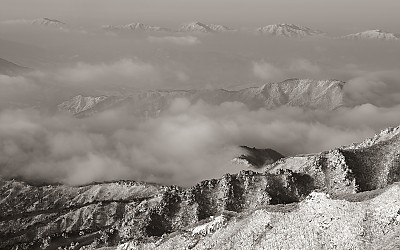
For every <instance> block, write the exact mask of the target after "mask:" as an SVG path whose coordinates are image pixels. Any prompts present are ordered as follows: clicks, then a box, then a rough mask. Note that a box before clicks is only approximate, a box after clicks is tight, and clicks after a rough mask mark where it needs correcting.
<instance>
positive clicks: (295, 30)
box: [257, 23, 324, 38]
mask: <svg viewBox="0 0 400 250" xmlns="http://www.w3.org/2000/svg"><path fill="white" fill-rule="evenodd" d="M257 31H258V32H260V33H262V34H268V35H273V36H281V37H294V38H302V37H307V36H316V35H323V34H324V33H323V32H321V31H318V30H313V29H311V28H308V27H305V26H300V25H295V24H287V23H282V24H271V25H267V26H264V27H260V28H258V29H257Z"/></svg>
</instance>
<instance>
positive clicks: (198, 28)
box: [178, 22, 235, 33]
mask: <svg viewBox="0 0 400 250" xmlns="http://www.w3.org/2000/svg"><path fill="white" fill-rule="evenodd" d="M178 31H179V32H203V33H209V32H211V33H212V32H227V31H235V29H232V28H229V27H227V26H224V25H220V24H204V23H201V22H192V23H187V24H184V25H182V27H180V28H179V30H178Z"/></svg>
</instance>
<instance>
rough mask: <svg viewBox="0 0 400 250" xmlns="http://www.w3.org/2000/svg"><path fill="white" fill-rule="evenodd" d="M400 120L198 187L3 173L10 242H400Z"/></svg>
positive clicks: (203, 245)
mask: <svg viewBox="0 0 400 250" xmlns="http://www.w3.org/2000/svg"><path fill="white" fill-rule="evenodd" d="M399 149H400V127H397V128H390V129H387V130H384V131H382V132H381V133H380V134H378V135H376V136H374V137H373V138H370V139H367V140H366V141H364V142H361V143H355V144H352V145H349V146H344V147H340V148H336V149H332V150H329V151H326V152H321V153H317V154H311V155H299V156H294V157H288V158H282V159H280V160H278V161H276V162H275V163H273V164H270V165H266V166H264V168H265V172H262V173H257V172H252V171H241V172H240V173H238V174H227V175H225V176H223V177H222V178H220V179H213V180H205V181H203V182H201V183H199V184H197V185H195V186H193V187H188V188H183V187H177V186H160V185H157V184H150V183H142V182H135V181H117V182H110V183H97V184H96V183H95V184H90V185H86V186H79V187H71V186H65V185H51V184H42V185H38V184H36V185H35V184H32V183H31V184H28V183H26V182H24V181H18V180H5V179H2V180H0V223H1V227H0V238H1V239H2V240H1V241H0V248H1V249H38V248H48V249H57V248H59V247H73V248H74V249H96V248H102V247H110V249H210V248H214V249H215V248H218V249H232V248H233V249H240V248H243V249H293V248H295V249H324V248H325V249H336V248H337V249H375V248H376V249H377V248H380V247H382V246H388V247H391V246H392V248H388V249H395V248H393V246H396V244H397V243H398V237H396V235H397V233H398V232H400V223H399V220H400V219H399V211H400V186H399V184H397V183H396V182H398V181H399V180H400V174H399V173H400V172H399V170H400V153H399V152H400V150H399Z"/></svg>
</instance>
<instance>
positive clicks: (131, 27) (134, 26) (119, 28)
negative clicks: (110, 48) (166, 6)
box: [101, 23, 170, 32]
mask: <svg viewBox="0 0 400 250" xmlns="http://www.w3.org/2000/svg"><path fill="white" fill-rule="evenodd" d="M101 28H102V29H103V30H106V31H112V32H123V31H135V32H157V31H165V32H167V31H170V30H169V29H167V28H163V27H158V26H150V25H147V24H143V23H130V24H125V25H103V26H102V27H101Z"/></svg>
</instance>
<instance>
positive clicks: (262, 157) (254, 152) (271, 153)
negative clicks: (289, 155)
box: [232, 146, 284, 169]
mask: <svg viewBox="0 0 400 250" xmlns="http://www.w3.org/2000/svg"><path fill="white" fill-rule="evenodd" d="M241 148H242V149H243V150H244V151H245V152H244V154H242V155H240V156H239V157H236V158H235V159H233V160H232V161H233V162H234V163H237V164H243V165H245V166H247V167H250V168H256V169H257V168H262V167H264V166H266V165H270V164H272V163H274V162H276V161H278V160H279V159H282V158H284V156H283V155H282V154H280V153H279V152H277V151H275V150H273V149H270V148H266V149H259V148H254V147H253V148H250V147H247V146H241Z"/></svg>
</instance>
